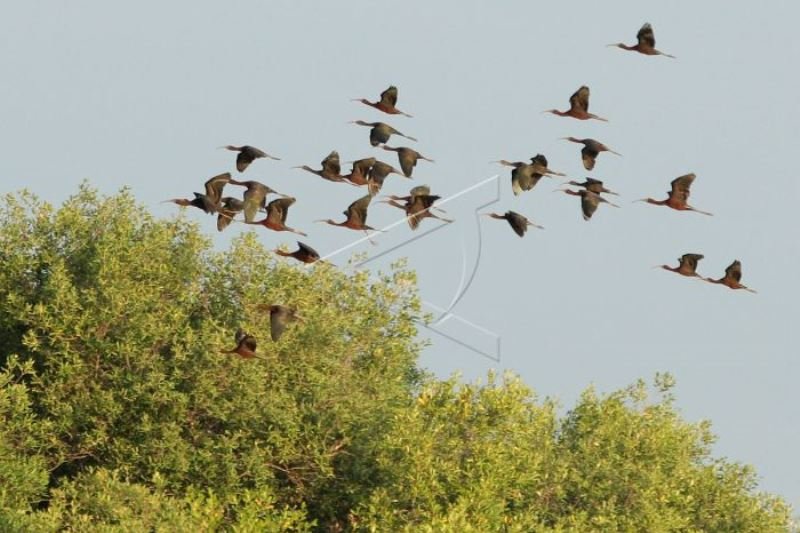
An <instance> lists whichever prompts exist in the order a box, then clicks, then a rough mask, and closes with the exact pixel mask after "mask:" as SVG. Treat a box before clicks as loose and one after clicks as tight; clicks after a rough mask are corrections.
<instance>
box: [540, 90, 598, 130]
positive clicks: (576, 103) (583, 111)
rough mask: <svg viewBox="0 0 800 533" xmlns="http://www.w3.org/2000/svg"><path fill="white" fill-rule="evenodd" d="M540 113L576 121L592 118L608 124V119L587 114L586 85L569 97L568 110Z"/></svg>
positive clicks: (587, 98)
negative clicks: (575, 119) (570, 118)
mask: <svg viewBox="0 0 800 533" xmlns="http://www.w3.org/2000/svg"><path fill="white" fill-rule="evenodd" d="M542 112H543V113H552V114H554V115H558V116H560V117H572V118H577V119H578V120H589V119H590V118H593V119H595V120H602V121H603V122H608V119H605V118H603V117H598V116H597V115H595V114H593V113H589V87H587V86H586V85H583V86H581V88H580V89H578V90H577V91H575V92H574V93H573V94H572V96H570V97H569V109H567V110H566V111H559V110H558V109H548V110H546V111H542Z"/></svg>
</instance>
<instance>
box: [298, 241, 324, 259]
mask: <svg viewBox="0 0 800 533" xmlns="http://www.w3.org/2000/svg"><path fill="white" fill-rule="evenodd" d="M297 246H298V247H299V248H300V250H301V251H302V252H304V253H305V254H306V255H308V256H310V257H316V258H318V259H319V254H318V253H317V251H316V250H315V249H313V248H312V247H310V246H309V245H307V244H305V243H302V242H300V241H297Z"/></svg>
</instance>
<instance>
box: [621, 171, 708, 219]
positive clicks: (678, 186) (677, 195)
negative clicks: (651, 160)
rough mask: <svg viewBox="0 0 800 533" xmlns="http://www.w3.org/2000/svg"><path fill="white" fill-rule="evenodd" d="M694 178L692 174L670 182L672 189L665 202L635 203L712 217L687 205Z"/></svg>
mask: <svg viewBox="0 0 800 533" xmlns="http://www.w3.org/2000/svg"><path fill="white" fill-rule="evenodd" d="M696 177H697V176H695V175H694V174H686V175H683V176H679V177H677V178H675V179H674V180H672V182H671V185H672V189H671V190H670V191H668V192H667V194H668V195H669V196H668V198H667V199H666V200H655V199H653V198H642V199H641V200H636V201H637V202H647V203H648V204H653V205H665V206H667V207H671V208H672V209H675V210H676V211H694V212H695V213H700V214H703V215H708V216H712V214H711V213H709V212H707V211H700V210H699V209H695V208H694V207H692V206H690V205H689V204H688V201H689V194H690V188H691V186H692V182H693V181H694V180H695V178H696Z"/></svg>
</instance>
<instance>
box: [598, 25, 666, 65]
mask: <svg viewBox="0 0 800 533" xmlns="http://www.w3.org/2000/svg"><path fill="white" fill-rule="evenodd" d="M636 40H637V41H638V42H637V43H636V44H635V45H633V46H628V45H627V44H625V43H615V44H609V45H608V46H613V47H616V48H622V49H623V50H630V51H632V52H639V53H640V54H644V55H646V56H666V57H671V58H673V59H675V56H673V55H669V54H665V53H664V52H662V51H660V50H656V36H655V34H654V33H653V27H652V26H651V25H650V23H649V22H645V23H644V26H642V27H641V28H640V29H639V33H637V34H636Z"/></svg>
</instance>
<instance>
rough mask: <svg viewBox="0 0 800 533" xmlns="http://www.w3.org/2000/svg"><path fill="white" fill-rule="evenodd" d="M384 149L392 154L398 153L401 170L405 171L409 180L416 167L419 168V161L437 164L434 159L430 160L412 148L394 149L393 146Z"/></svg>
mask: <svg viewBox="0 0 800 533" xmlns="http://www.w3.org/2000/svg"><path fill="white" fill-rule="evenodd" d="M383 149H384V150H388V151H390V152H397V159H398V161H399V162H400V168H401V169H403V174H405V176H406V177H407V178H410V177H411V173H412V172H414V167H416V166H417V161H418V160H420V159H422V160H423V161H430V162H431V163H435V161H434V160H433V159H428V158H427V157H425V156H424V155H422V154H421V153H419V152H417V151H416V150H412V149H411V148H406V147H404V146H401V147H399V148H392V147H391V146H385V145H384V147H383Z"/></svg>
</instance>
